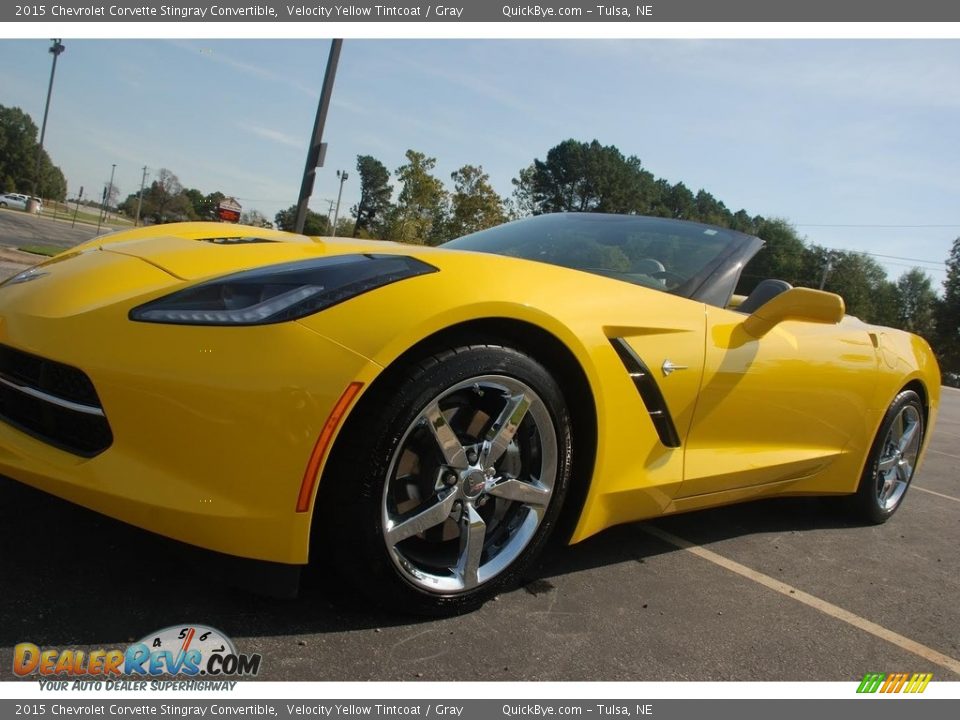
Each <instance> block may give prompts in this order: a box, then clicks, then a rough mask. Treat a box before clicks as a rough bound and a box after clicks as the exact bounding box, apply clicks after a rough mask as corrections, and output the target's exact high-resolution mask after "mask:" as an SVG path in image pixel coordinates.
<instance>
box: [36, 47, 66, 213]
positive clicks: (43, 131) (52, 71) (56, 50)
mask: <svg viewBox="0 0 960 720" xmlns="http://www.w3.org/2000/svg"><path fill="white" fill-rule="evenodd" d="M50 42H52V43H53V45H51V46H50V49H49V52H51V53H52V54H53V67H51V68H50V84H49V85H47V104H46V105H45V106H44V108H43V124H42V125H41V126H40V144H39V145H37V162H36V165H35V166H34V174H33V194H34V195H36V194H38V190H39V188H40V157H41V156H42V155H43V139H44V137H46V134H47V113H49V112H50V94H51V93H52V92H53V76H54V75H55V74H56V72H57V58H58V57H60V53H62V52H63V51H64V50H66V49H67V48H66V46H65V45H64V44H63V43H61V42H60V39H59V38H55V39H51V40H50Z"/></svg>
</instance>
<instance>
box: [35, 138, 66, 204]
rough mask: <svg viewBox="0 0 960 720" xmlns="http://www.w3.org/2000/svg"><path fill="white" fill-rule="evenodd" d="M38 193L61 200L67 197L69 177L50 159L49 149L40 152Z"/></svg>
mask: <svg viewBox="0 0 960 720" xmlns="http://www.w3.org/2000/svg"><path fill="white" fill-rule="evenodd" d="M37 195H39V196H40V197H42V198H49V199H51V200H59V201H60V202H63V201H64V200H66V199H67V179H66V178H65V177H64V176H63V171H61V170H60V168H58V167H57V166H56V165H54V164H53V163H52V162H51V161H50V156H49V155H47V151H46V150H43V151H42V152H41V153H40V177H39V179H38V182H37Z"/></svg>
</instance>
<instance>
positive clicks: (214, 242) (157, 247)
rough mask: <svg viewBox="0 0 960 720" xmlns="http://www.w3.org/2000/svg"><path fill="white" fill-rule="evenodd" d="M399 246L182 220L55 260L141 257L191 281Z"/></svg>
mask: <svg viewBox="0 0 960 720" xmlns="http://www.w3.org/2000/svg"><path fill="white" fill-rule="evenodd" d="M174 233H175V234H174ZM396 247H397V246H396V245H395V243H385V242H380V241H374V240H353V239H350V238H343V239H340V238H311V237H307V236H305V235H295V234H292V233H286V232H281V231H277V230H269V229H260V228H249V227H242V226H231V225H224V224H221V223H184V224H179V225H168V226H155V227H150V228H140V229H138V230H133V231H125V232H122V233H117V234H115V235H107V236H105V237H103V238H97V239H94V240H91V241H89V242H86V243H84V244H82V245H79V246H77V247H76V248H74V249H73V251H71V253H68V255H67V256H63V255H61V256H58V258H56V259H61V258H63V259H66V257H69V256H70V255H75V254H80V253H89V252H92V251H103V252H105V253H110V254H112V255H124V256H127V257H134V258H139V259H141V260H143V261H145V262H147V263H149V264H151V265H153V266H154V267H156V268H158V269H161V270H163V271H164V272H166V273H168V274H169V275H172V276H173V277H174V278H177V279H179V280H184V281H188V282H193V281H197V280H203V279H207V278H213V277H218V276H221V275H227V274H229V273H233V272H240V271H242V270H250V269H252V268H257V267H265V266H269V265H275V264H279V263H285V262H295V261H297V260H309V259H313V258H317V257H323V256H326V255H341V254H345V253H382V252H388V253H394V252H398V250H397V249H396ZM56 259H55V260H56Z"/></svg>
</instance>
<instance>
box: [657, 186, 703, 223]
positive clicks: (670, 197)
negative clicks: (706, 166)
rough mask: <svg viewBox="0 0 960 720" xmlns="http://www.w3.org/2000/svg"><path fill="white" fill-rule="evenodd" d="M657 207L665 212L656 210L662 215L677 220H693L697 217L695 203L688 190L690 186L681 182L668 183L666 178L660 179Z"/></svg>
mask: <svg viewBox="0 0 960 720" xmlns="http://www.w3.org/2000/svg"><path fill="white" fill-rule="evenodd" d="M658 207H660V208H662V209H663V210H665V212H658V213H657V214H658V215H663V216H664V217H671V218H676V219H677V220H693V219H696V217H697V203H696V200H695V199H694V197H693V193H692V192H690V188H688V187H687V186H686V185H684V184H683V183H682V182H678V183H677V184H676V185H670V184H669V183H668V182H667V181H666V180H661V181H660V202H659V204H658Z"/></svg>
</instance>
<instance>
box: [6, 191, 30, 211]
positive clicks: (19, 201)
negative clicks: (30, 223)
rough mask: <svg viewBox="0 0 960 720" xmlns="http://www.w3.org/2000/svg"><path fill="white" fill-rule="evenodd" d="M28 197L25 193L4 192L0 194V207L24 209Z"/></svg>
mask: <svg viewBox="0 0 960 720" xmlns="http://www.w3.org/2000/svg"><path fill="white" fill-rule="evenodd" d="M29 199H30V198H29V197H28V196H27V195H21V194H20V193H6V194H5V195H0V208H14V209H15V210H26V209H27V201H28V200H29Z"/></svg>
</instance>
